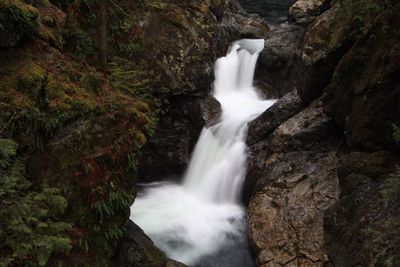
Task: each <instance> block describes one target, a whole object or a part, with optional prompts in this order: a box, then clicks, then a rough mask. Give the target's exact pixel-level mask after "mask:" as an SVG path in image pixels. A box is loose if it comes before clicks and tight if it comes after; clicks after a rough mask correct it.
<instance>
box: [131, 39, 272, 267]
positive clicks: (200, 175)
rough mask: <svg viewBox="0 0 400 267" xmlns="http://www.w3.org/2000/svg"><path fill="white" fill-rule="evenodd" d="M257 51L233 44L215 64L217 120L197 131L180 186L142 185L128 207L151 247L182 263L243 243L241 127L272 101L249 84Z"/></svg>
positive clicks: (257, 46)
mask: <svg viewBox="0 0 400 267" xmlns="http://www.w3.org/2000/svg"><path fill="white" fill-rule="evenodd" d="M263 47H264V40H262V39H253V40H251V39H243V40H239V41H236V42H234V43H233V44H232V45H231V47H230V49H229V52H228V54H227V55H226V56H225V57H222V58H219V59H218V60H217V62H216V64H215V81H214V92H213V95H214V97H215V98H216V99H217V100H218V101H219V102H220V103H221V107H222V115H221V118H220V122H219V123H217V124H216V125H214V126H212V127H210V128H204V129H203V130H202V133H201V135H200V138H199V140H198V142H197V144H196V147H195V150H194V153H193V156H192V159H191V161H190V164H189V167H188V169H187V172H186V175H185V177H184V179H183V184H182V185H177V184H172V183H153V184H149V185H146V186H145V187H144V190H143V192H141V194H139V195H138V197H137V198H136V200H135V203H134V204H133V205H132V207H131V220H132V221H134V222H135V223H137V224H138V225H139V226H140V227H141V228H142V229H143V230H144V232H145V233H146V234H147V235H149V236H150V237H151V239H152V240H153V241H154V243H155V244H156V246H158V247H159V248H160V249H161V250H163V251H164V252H166V254H167V255H168V256H169V257H171V258H173V259H175V260H178V261H181V262H183V263H186V264H188V265H196V264H197V263H198V262H199V260H200V261H201V260H202V259H203V258H205V257H206V256H207V255H213V254H215V253H217V252H218V251H220V250H221V251H222V250H224V249H226V248H227V247H229V246H233V247H235V246H236V247H239V249H240V248H241V249H243V248H242V247H240V245H239V246H238V245H237V244H234V243H235V242H246V236H245V212H244V209H243V207H242V206H241V205H240V204H239V196H240V190H241V187H242V184H243V179H244V176H245V172H246V145H245V138H246V134H247V124H248V122H250V121H251V120H253V119H254V118H256V117H257V116H258V115H259V114H261V113H262V112H263V111H264V110H266V109H267V108H269V107H270V106H271V105H272V104H273V103H274V102H275V100H263V99H262V98H261V97H260V96H258V94H257V92H256V91H255V89H254V87H253V85H252V83H253V76H254V70H255V66H256V61H257V58H258V55H259V53H260V51H261V50H262V49H263ZM236 250H237V248H236ZM235 254H237V253H235ZM236 256H238V255H236ZM214 258H215V256H214ZM232 260H233V261H235V262H236V264H240V265H237V266H242V265H243V264H246V263H245V262H244V263H241V260H242V259H240V258H238V259H236V260H235V259H232ZM231 266H234V265H231Z"/></svg>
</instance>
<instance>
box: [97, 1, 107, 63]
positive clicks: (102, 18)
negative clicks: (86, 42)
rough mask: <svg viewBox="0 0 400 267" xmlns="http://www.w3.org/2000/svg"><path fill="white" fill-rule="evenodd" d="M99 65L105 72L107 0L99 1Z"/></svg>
mask: <svg viewBox="0 0 400 267" xmlns="http://www.w3.org/2000/svg"><path fill="white" fill-rule="evenodd" d="M99 23H100V25H99V26H100V27H99V28H100V29H99V30H100V47H99V51H100V65H101V67H102V68H103V69H104V70H107V0H100V22H99Z"/></svg>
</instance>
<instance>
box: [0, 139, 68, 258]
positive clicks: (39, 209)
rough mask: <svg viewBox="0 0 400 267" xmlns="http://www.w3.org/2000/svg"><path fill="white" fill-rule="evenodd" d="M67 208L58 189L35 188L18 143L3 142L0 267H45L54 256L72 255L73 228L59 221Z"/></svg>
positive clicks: (0, 148) (0, 151) (0, 155)
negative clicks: (70, 237)
mask: <svg viewBox="0 0 400 267" xmlns="http://www.w3.org/2000/svg"><path fill="white" fill-rule="evenodd" d="M66 207H67V201H66V200H65V198H64V197H62V196H61V194H60V191H59V190H58V189H56V188H51V187H43V188H40V189H37V190H34V189H33V186H32V184H31V182H30V181H29V180H27V179H26V178H25V176H24V162H23V160H22V159H21V158H20V157H19V156H17V144H16V143H15V142H14V141H12V140H9V139H0V218H2V219H1V221H0V251H2V253H1V254H0V266H16V265H17V266H22V265H24V266H27V265H29V266H45V265H46V263H47V261H48V259H49V258H50V256H51V255H53V254H55V253H59V252H63V253H66V252H68V251H69V249H70V248H71V244H70V240H69V238H68V237H67V231H68V230H69V229H70V228H71V225H70V224H68V223H65V222H62V221H59V219H58V217H59V215H61V214H62V213H63V212H64V210H65V208H66Z"/></svg>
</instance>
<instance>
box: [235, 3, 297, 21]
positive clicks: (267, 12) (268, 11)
mask: <svg viewBox="0 0 400 267" xmlns="http://www.w3.org/2000/svg"><path fill="white" fill-rule="evenodd" d="M239 2H240V4H241V5H242V7H243V8H244V10H246V11H247V12H249V13H257V14H259V15H260V16H261V17H263V18H264V19H265V20H266V21H267V22H268V23H269V24H273V25H276V24H279V23H282V22H284V21H286V20H287V18H288V12H289V7H290V6H291V5H292V4H293V3H294V2H295V0H239Z"/></svg>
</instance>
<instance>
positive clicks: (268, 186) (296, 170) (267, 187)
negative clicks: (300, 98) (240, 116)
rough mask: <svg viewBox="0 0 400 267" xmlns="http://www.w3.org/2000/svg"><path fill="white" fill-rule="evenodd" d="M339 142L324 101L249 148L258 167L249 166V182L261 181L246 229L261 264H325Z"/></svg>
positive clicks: (249, 210) (336, 192)
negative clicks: (326, 225) (326, 217)
mask: <svg viewBox="0 0 400 267" xmlns="http://www.w3.org/2000/svg"><path fill="white" fill-rule="evenodd" d="M337 142H338V134H337V131H336V129H335V126H334V125H333V123H332V121H331V119H330V118H328V117H327V116H326V115H325V114H324V113H323V110H322V107H321V104H320V103H313V104H312V105H311V106H310V107H308V108H307V109H305V110H304V111H302V112H300V113H298V114H297V115H295V116H294V117H292V118H291V119H289V120H287V121H286V122H284V123H282V124H281V125H280V126H279V127H278V128H277V129H276V130H275V131H274V132H273V133H272V134H271V136H270V137H269V138H267V139H262V140H261V141H259V142H258V143H256V144H254V145H252V146H251V155H252V156H253V158H254V157H256V158H257V159H256V162H258V165H253V166H252V167H251V169H250V172H249V175H248V178H250V179H251V176H252V175H257V177H258V179H257V183H256V186H255V189H254V191H253V194H252V197H251V200H250V203H249V208H248V216H249V226H248V227H249V238H250V244H251V246H252V248H253V250H254V253H255V255H256V261H257V264H258V265H259V266H265V267H267V266H271V267H272V266H279V265H286V266H321V265H322V264H323V263H324V262H326V260H327V257H326V251H325V250H324V228H323V217H324V211H325V210H326V209H328V208H329V207H330V206H331V205H333V204H334V203H335V200H336V199H337V197H338V193H339V188H338V181H337V175H336V156H335V146H336V144H337ZM255 169H258V170H255ZM249 176H250V177H249Z"/></svg>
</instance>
